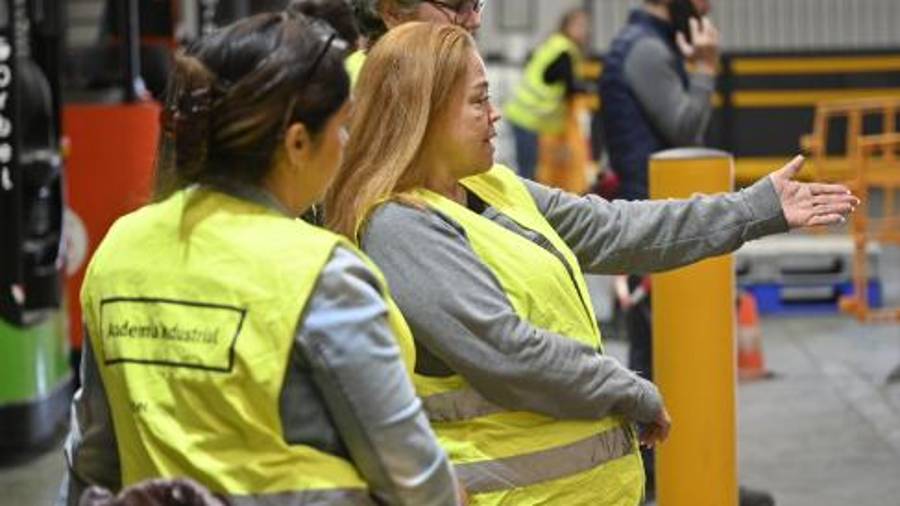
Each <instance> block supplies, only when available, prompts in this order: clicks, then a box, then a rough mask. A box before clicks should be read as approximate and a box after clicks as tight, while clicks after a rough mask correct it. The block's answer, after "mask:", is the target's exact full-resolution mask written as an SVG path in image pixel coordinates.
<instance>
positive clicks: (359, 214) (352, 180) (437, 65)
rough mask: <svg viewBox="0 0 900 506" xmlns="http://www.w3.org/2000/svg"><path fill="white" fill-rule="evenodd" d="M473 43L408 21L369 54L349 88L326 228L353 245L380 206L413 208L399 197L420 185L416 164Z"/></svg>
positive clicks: (448, 30)
mask: <svg viewBox="0 0 900 506" xmlns="http://www.w3.org/2000/svg"><path fill="white" fill-rule="evenodd" d="M474 50H475V42H474V41H473V40H472V37H471V36H470V35H469V34H468V33H467V32H466V31H465V30H464V29H462V28H460V27H457V26H453V25H448V24H437V23H420V22H414V23H406V24H403V25H402V26H399V27H397V28H394V29H393V30H391V31H390V32H388V34H387V35H385V36H384V37H383V38H382V39H381V40H380V41H379V42H378V43H377V44H375V46H374V47H373V48H372V50H371V51H370V52H369V55H368V57H367V58H366V63H365V64H364V65H363V68H362V71H361V72H360V77H359V83H358V84H357V87H356V89H355V90H354V98H355V105H354V107H355V109H354V112H353V119H352V121H351V125H350V142H349V143H348V147H347V149H346V151H345V153H344V162H343V165H342V166H341V169H340V170H339V171H338V174H337V176H336V177H335V180H334V183H333V184H332V186H331V189H330V191H329V193H328V195H327V197H326V199H325V215H326V225H327V226H328V228H330V229H332V230H334V231H335V232H337V233H340V234H343V235H345V236H347V237H349V238H350V239H351V240H354V241H355V240H356V239H357V234H358V232H359V231H360V230H361V229H362V226H363V224H364V221H365V220H366V218H367V216H368V214H369V213H370V212H371V211H372V210H374V208H375V206H377V205H378V204H379V203H380V202H383V201H386V200H391V199H397V200H400V201H406V202H407V203H413V204H415V202H414V200H412V199H410V198H408V197H405V196H404V195H403V193H404V192H408V191H409V190H412V189H415V188H418V187H422V186H424V184H425V181H426V178H427V176H428V172H427V169H426V168H425V167H423V166H421V164H419V163H417V162H418V160H419V158H420V156H421V154H422V150H423V146H425V145H426V143H427V142H428V141H429V140H430V138H431V136H432V135H433V132H434V130H436V128H437V126H438V125H439V124H440V123H441V120H442V119H443V118H442V117H443V115H444V112H445V109H446V107H447V105H448V104H449V103H451V102H452V101H453V99H454V95H455V94H458V93H461V91H460V87H461V86H462V84H463V82H464V79H465V76H466V72H467V69H468V65H469V61H470V58H471V55H472V52H473V51H474Z"/></svg>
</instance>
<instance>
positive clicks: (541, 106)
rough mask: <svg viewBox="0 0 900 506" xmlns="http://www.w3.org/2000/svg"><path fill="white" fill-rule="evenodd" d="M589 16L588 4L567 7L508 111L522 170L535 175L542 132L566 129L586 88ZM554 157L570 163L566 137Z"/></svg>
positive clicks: (530, 64)
mask: <svg viewBox="0 0 900 506" xmlns="http://www.w3.org/2000/svg"><path fill="white" fill-rule="evenodd" d="M589 21H590V19H589V17H588V14H587V12H586V11H584V10H582V9H573V10H571V11H569V12H567V13H566V14H565V15H564V16H563V17H562V20H561V21H560V25H559V30H558V31H557V32H556V33H554V34H553V35H551V36H550V37H549V38H548V39H547V40H546V41H544V42H543V43H542V44H541V45H540V46H539V47H538V48H537V50H535V52H534V54H532V55H531V58H529V60H528V63H527V64H526V65H525V71H524V73H523V75H522V79H521V81H520V82H519V84H518V86H517V87H516V88H515V90H514V91H513V94H512V98H511V99H510V100H509V102H507V103H506V105H505V107H504V109H503V114H504V117H505V118H506V121H507V122H509V124H510V126H511V127H512V132H513V138H514V140H515V146H516V164H517V168H518V170H519V175H521V176H522V177H525V178H528V179H534V178H535V175H536V170H537V166H538V146H539V144H538V141H539V139H538V136H539V135H541V134H547V135H555V136H561V135H562V134H563V133H564V132H565V128H566V118H567V108H568V107H569V106H570V105H571V104H570V99H571V98H572V97H573V96H574V95H575V93H577V92H579V91H583V90H584V89H585V86H584V85H581V84H579V77H578V73H579V71H580V68H581V65H582V61H583V59H584V56H583V52H584V50H585V49H586V48H587V46H588V43H589V42H590V41H589V39H588V35H589V33H590V31H589ZM552 156H553V157H554V158H555V159H556V160H557V162H562V164H565V162H566V160H567V159H568V157H569V156H570V153H569V149H567V145H566V143H565V142H562V143H561V144H559V145H558V146H556V148H555V149H554V153H553V154H552Z"/></svg>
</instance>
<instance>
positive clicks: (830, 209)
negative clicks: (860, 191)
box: [769, 156, 859, 229]
mask: <svg viewBox="0 0 900 506" xmlns="http://www.w3.org/2000/svg"><path fill="white" fill-rule="evenodd" d="M803 162H804V159H803V157H802V156H797V157H795V158H794V159H793V160H791V161H790V163H788V164H787V165H785V166H784V167H782V168H781V169H779V170H777V171H775V172H773V173H771V174H769V177H770V178H771V179H772V184H773V185H775V191H776V192H777V193H778V198H779V199H780V200H781V209H782V211H783V212H784V217H785V219H786V220H787V224H788V227H790V228H792V229H793V228H802V227H815V226H822V225H837V224H840V223H844V222H845V221H847V216H849V215H850V213H852V212H853V211H854V210H855V209H856V206H858V205H859V199H858V198H856V197H855V196H853V194H852V193H850V190H849V189H848V188H847V187H846V186H844V185H842V184H824V183H801V182H798V181H794V177H795V176H796V175H797V173H798V172H800V169H801V168H803Z"/></svg>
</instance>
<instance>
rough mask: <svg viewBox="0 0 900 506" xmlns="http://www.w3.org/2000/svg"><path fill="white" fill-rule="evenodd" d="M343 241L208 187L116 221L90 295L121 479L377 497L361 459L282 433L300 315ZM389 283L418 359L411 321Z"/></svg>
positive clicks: (292, 499) (328, 499)
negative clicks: (180, 479) (359, 462)
mask: <svg viewBox="0 0 900 506" xmlns="http://www.w3.org/2000/svg"><path fill="white" fill-rule="evenodd" d="M338 246H341V247H343V248H348V249H351V250H353V251H357V250H355V249H354V248H353V246H351V245H350V244H349V243H348V242H347V241H345V240H344V239H342V238H340V237H339V236H337V235H335V234H332V233H331V232H328V231H326V230H323V229H320V228H317V227H314V226H312V225H308V224H306V223H304V222H302V221H300V220H295V219H290V218H287V217H285V216H283V215H281V214H279V213H277V212H275V211H273V210H270V209H268V208H266V207H263V206H261V205H258V204H255V203H251V202H248V201H244V200H241V199H237V198H233V197H230V196H227V195H225V194H222V193H219V192H216V191H212V190H209V189H205V188H194V189H189V190H184V191H181V192H178V193H175V194H174V195H173V196H171V197H169V198H168V199H166V200H165V201H163V202H160V203H157V204H153V205H149V206H146V207H144V208H142V209H140V210H138V211H136V212H134V213H132V214H130V215H127V216H125V217H123V218H121V219H120V220H118V221H117V222H116V224H115V225H114V226H113V227H112V228H111V229H110V231H109V233H108V235H107V236H106V238H105V239H104V241H103V243H102V244H101V245H100V247H99V248H98V250H97V252H96V254H95V255H94V257H93V259H92V261H91V263H90V266H89V267H88V270H87V275H86V277H85V282H84V285H83V287H82V293H81V300H82V306H83V311H84V315H85V319H86V324H87V326H88V329H89V331H90V332H89V333H90V337H91V345H92V348H93V352H94V356H95V358H96V361H97V364H98V367H99V369H100V374H101V378H102V381H103V386H104V388H105V391H106V396H107V399H108V401H109V405H110V409H111V412H112V420H113V426H114V427H115V436H116V441H117V444H118V452H119V457H120V459H119V461H120V463H121V474H122V476H121V478H122V486H123V487H124V486H128V485H131V484H134V483H136V482H139V481H142V480H145V479H150V478H157V477H163V478H174V477H181V476H186V477H190V478H193V479H195V480H197V481H198V482H200V483H202V484H203V485H205V486H206V487H208V488H209V489H211V490H213V491H214V492H217V493H221V494H224V495H226V496H228V497H229V498H230V499H232V500H234V501H236V504H238V503H240V504H243V502H241V501H242V500H243V501H249V500H253V498H257V499H260V500H262V499H265V500H266V501H269V502H266V504H273V505H274V504H298V503H300V502H302V501H313V500H319V501H321V502H325V503H341V504H344V503H349V504H371V498H370V497H369V496H368V493H367V486H366V483H365V481H363V479H362V477H361V476H360V474H359V473H358V472H357V469H356V468H355V466H354V465H353V463H352V462H350V461H349V460H347V459H344V458H342V457H339V456H336V455H331V454H327V453H324V452H322V451H319V450H317V449H316V448H313V447H311V446H305V445H292V444H289V443H287V442H286V441H285V440H284V436H283V434H284V431H283V426H282V420H281V417H280V410H279V398H280V395H281V392H282V387H283V382H284V379H285V373H286V371H287V367H288V365H289V363H290V353H291V350H292V349H293V342H294V336H295V332H296V328H297V322H298V320H299V319H300V315H301V313H302V311H303V310H304V307H305V306H306V304H307V301H308V299H309V297H310V295H311V294H312V292H313V290H314V287H315V285H316V282H317V280H318V278H319V276H320V274H321V272H322V269H323V268H324V266H325V265H326V263H327V262H328V260H329V259H330V258H331V256H332V254H333V251H334V249H335V248H336V247H338ZM360 256H361V258H364V256H363V255H362V253H360ZM372 269H373V272H375V274H376V276H377V277H378V278H379V279H380V280H381V279H382V278H381V277H380V276H381V274H380V272H378V271H377V269H376V268H375V267H374V266H372ZM382 286H384V285H383V281H382ZM383 291H384V290H383ZM384 293H385V297H386V299H387V301H388V306H389V308H390V311H389V312H390V320H391V324H392V326H393V330H394V334H395V336H396V338H397V340H398V345H399V346H400V349H401V352H402V354H403V357H404V359H405V363H406V365H407V368H408V370H410V371H411V370H412V364H413V361H414V348H413V345H412V338H411V335H410V332H409V329H408V327H406V324H405V322H404V321H403V319H402V317H401V316H400V315H399V312H398V311H397V310H396V308H395V307H394V305H393V303H391V302H390V300H389V298H387V294H386V291H384ZM304 504H305V503H304Z"/></svg>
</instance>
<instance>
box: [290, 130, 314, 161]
mask: <svg viewBox="0 0 900 506" xmlns="http://www.w3.org/2000/svg"><path fill="white" fill-rule="evenodd" d="M312 148H313V145H312V137H311V136H310V135H309V130H307V129H306V125H304V124H303V123H293V124H291V126H289V127H288V129H287V131H286V132H285V133H284V153H285V156H286V158H287V161H288V163H290V165H291V167H298V166H302V165H304V164H305V163H306V162H307V160H309V158H310V157H311V156H312Z"/></svg>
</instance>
